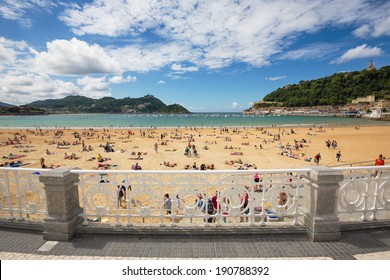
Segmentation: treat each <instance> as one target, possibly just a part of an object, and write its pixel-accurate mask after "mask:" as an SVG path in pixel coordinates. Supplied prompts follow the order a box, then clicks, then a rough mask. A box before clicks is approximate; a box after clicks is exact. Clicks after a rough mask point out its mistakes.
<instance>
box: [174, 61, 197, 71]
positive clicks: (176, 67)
mask: <svg viewBox="0 0 390 280" xmlns="http://www.w3.org/2000/svg"><path fill="white" fill-rule="evenodd" d="M171 69H172V70H173V71H175V73H179V74H182V73H185V72H194V71H198V70H199V68H198V67H195V66H189V67H185V66H183V65H181V64H176V63H174V64H172V65H171Z"/></svg>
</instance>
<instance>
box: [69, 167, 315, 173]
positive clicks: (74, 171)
mask: <svg viewBox="0 0 390 280" xmlns="http://www.w3.org/2000/svg"><path fill="white" fill-rule="evenodd" d="M291 172H294V173H304V172H310V169H309V168H300V169H253V170H78V169H72V170H70V173H73V174H91V173H92V174H101V173H105V174H123V173H126V174H130V173H134V174H197V175H199V174H232V173H233V174H256V173H262V174H268V173H272V174H283V173H291Z"/></svg>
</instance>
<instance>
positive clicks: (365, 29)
mask: <svg viewBox="0 0 390 280" xmlns="http://www.w3.org/2000/svg"><path fill="white" fill-rule="evenodd" d="M375 2H379V1H375ZM375 4H376V5H375V6H369V5H367V8H366V9H365V10H364V11H363V13H362V14H361V20H363V23H362V24H361V26H360V27H359V28H357V29H356V30H355V31H354V32H353V34H354V35H355V36H356V37H361V38H368V37H379V36H389V35H390V28H389V26H390V17H389V12H390V2H389V1H381V3H375Z"/></svg>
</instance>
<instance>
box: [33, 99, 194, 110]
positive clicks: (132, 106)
mask: <svg viewBox="0 0 390 280" xmlns="http://www.w3.org/2000/svg"><path fill="white" fill-rule="evenodd" d="M28 105H29V106H33V107H36V108H42V109H45V110H48V111H49V112H69V113H170V114H187V113H190V112H189V111H188V110H187V109H186V108H184V107H183V106H181V105H178V104H174V105H169V106H167V105H166V104H165V103H164V102H162V101H161V100H160V99H158V98H156V97H154V96H153V95H145V96H144V97H139V98H130V97H126V98H123V99H115V98H113V97H103V98H101V99H92V98H88V97H84V96H67V97H65V98H62V99H47V100H42V101H35V102H32V103H30V104H28Z"/></svg>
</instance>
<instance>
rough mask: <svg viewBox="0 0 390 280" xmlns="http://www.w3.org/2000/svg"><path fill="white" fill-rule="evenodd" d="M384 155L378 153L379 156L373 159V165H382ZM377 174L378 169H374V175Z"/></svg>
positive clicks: (383, 163)
mask: <svg viewBox="0 0 390 280" xmlns="http://www.w3.org/2000/svg"><path fill="white" fill-rule="evenodd" d="M385 159H386V158H385V157H384V156H383V155H382V154H380V155H379V157H378V158H377V159H376V160H375V166H383V165H385ZM377 175H378V170H375V172H374V177H376V176H377Z"/></svg>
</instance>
